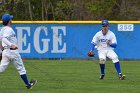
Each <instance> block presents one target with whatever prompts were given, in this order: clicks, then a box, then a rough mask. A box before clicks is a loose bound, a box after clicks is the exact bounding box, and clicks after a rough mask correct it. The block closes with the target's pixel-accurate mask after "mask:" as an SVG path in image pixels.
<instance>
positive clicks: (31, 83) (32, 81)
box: [26, 80, 37, 89]
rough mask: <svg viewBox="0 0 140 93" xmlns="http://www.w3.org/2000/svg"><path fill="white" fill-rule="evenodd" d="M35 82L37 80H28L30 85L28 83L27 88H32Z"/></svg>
mask: <svg viewBox="0 0 140 93" xmlns="http://www.w3.org/2000/svg"><path fill="white" fill-rule="evenodd" d="M36 83H37V80H31V81H30V85H29V86H26V87H27V89H32V88H33V86H34V85H35V84H36Z"/></svg>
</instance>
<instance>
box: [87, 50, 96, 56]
mask: <svg viewBox="0 0 140 93" xmlns="http://www.w3.org/2000/svg"><path fill="white" fill-rule="evenodd" d="M87 55H88V56H89V57H94V56H95V54H94V53H93V51H89V52H88V53H87Z"/></svg>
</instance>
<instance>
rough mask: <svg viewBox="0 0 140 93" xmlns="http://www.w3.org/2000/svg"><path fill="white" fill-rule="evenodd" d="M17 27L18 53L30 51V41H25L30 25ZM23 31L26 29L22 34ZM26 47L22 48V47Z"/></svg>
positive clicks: (28, 34)
mask: <svg viewBox="0 0 140 93" xmlns="http://www.w3.org/2000/svg"><path fill="white" fill-rule="evenodd" d="M16 29H17V40H18V48H19V52H20V53H30V43H27V41H26V40H28V38H27V36H30V27H16ZM23 31H26V32H27V34H24V35H23ZM25 46H26V47H27V48H26V49H24V50H23V47H25Z"/></svg>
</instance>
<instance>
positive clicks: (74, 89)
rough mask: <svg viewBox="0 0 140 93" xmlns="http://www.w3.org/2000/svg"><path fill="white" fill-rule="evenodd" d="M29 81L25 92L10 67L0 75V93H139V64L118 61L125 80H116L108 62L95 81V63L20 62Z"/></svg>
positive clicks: (96, 69)
mask: <svg viewBox="0 0 140 93" xmlns="http://www.w3.org/2000/svg"><path fill="white" fill-rule="evenodd" d="M24 64H25V67H26V70H27V75H28V78H29V79H37V80H38V83H37V85H36V86H35V87H34V88H33V89H32V90H27V89H26V87H25V85H24V83H23V81H22V80H21V78H20V76H19V74H18V72H17V71H16V70H15V68H14V67H13V65H12V64H10V65H9V67H8V69H6V71H5V72H4V73H3V74H1V75H0V93H140V84H139V82H140V62H139V61H121V67H122V71H123V73H124V74H126V76H127V78H126V80H124V81H122V80H119V79H118V77H117V74H116V71H115V69H114V65H113V63H112V62H110V61H108V62H107V63H106V77H105V79H104V80H99V75H100V70H99V65H98V61H96V60H95V61H91V60H62V61H59V60H24Z"/></svg>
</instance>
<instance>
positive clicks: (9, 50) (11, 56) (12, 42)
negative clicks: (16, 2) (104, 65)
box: [0, 14, 37, 89]
mask: <svg viewBox="0 0 140 93" xmlns="http://www.w3.org/2000/svg"><path fill="white" fill-rule="evenodd" d="M12 18H13V16H11V15H9V14H4V15H3V16H2V24H3V27H2V29H1V31H0V34H1V39H2V47H3V49H4V50H3V52H2V60H1V64H0V73H2V72H4V70H5V69H6V68H7V66H8V64H9V63H13V65H14V66H15V68H16V69H17V70H18V72H19V74H20V76H21V78H22V80H23V81H24V83H25V84H26V87H27V89H32V87H33V86H34V85H35V84H36V83H37V80H31V81H30V82H29V81H28V78H27V76H26V70H25V67H24V65H23V62H22V59H21V56H20V54H19V52H18V46H17V38H16V34H15V32H14V31H13V29H12V28H11V27H10V26H11V19H12Z"/></svg>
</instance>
